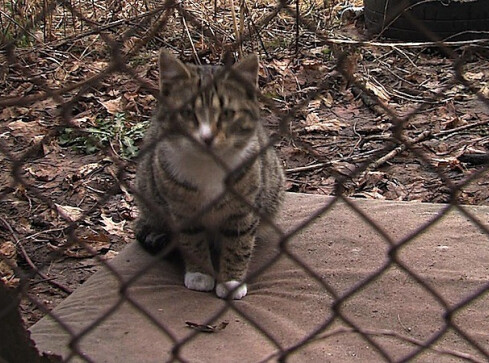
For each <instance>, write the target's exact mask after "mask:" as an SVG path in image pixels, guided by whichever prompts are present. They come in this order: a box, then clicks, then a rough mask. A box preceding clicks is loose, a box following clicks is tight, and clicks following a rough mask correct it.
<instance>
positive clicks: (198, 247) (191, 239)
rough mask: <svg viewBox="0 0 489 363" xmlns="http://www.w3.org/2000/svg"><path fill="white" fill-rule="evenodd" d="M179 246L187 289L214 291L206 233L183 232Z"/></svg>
mask: <svg viewBox="0 0 489 363" xmlns="http://www.w3.org/2000/svg"><path fill="white" fill-rule="evenodd" d="M179 245H180V251H181V252H182V255H183V259H184V262H185V279H184V283H185V287H187V288H188V289H190V290H197V291H211V290H213V289H214V284H215V279H214V276H213V275H214V269H213V267H212V261H211V254H210V250H209V244H208V243H207V239H206V235H205V233H203V232H200V233H195V232H185V231H183V232H181V233H180V236H179Z"/></svg>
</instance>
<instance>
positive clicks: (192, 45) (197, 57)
mask: <svg viewBox="0 0 489 363" xmlns="http://www.w3.org/2000/svg"><path fill="white" fill-rule="evenodd" d="M182 23H183V27H184V28H185V33H186V34H187V37H188V40H189V41H190V46H191V47H192V52H193V53H194V58H195V61H196V62H197V64H201V63H200V58H199V55H198V54H197V50H196V49H195V45H194V41H193V40H192V36H191V35H190V31H189V30H188V26H187V21H186V20H185V14H183V15H182Z"/></svg>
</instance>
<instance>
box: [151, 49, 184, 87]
mask: <svg viewBox="0 0 489 363" xmlns="http://www.w3.org/2000/svg"><path fill="white" fill-rule="evenodd" d="M158 65H159V68H160V92H161V93H162V94H165V93H166V92H165V91H166V90H167V89H168V85H169V84H172V83H174V82H175V81H176V80H179V79H188V78H190V76H191V75H190V72H189V70H188V69H187V67H185V65H184V64H183V63H182V62H180V61H179V60H178V59H177V58H175V56H174V55H173V54H171V53H170V52H168V51H167V50H166V49H161V50H160V55H159V57H158Z"/></svg>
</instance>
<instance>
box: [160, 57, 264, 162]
mask: <svg viewBox="0 0 489 363" xmlns="http://www.w3.org/2000/svg"><path fill="white" fill-rule="evenodd" d="M159 68H160V102H161V104H162V105H163V107H162V109H163V112H166V113H167V114H166V115H161V114H160V116H159V118H162V119H163V120H161V121H163V122H164V123H165V124H166V125H165V128H166V129H167V135H170V137H171V138H172V142H174V143H181V146H182V147H191V148H195V149H197V150H198V149H199V148H200V150H201V151H205V150H203V149H209V150H212V151H213V152H214V153H217V154H221V155H222V154H223V153H226V152H234V151H236V150H240V149H243V148H244V147H246V145H247V144H248V142H249V140H251V139H252V138H253V136H254V135H255V132H256V128H257V123H258V122H259V106H258V102H257V99H256V86H257V81H258V57H257V56H256V55H254V54H253V55H250V56H248V57H247V58H245V59H243V60H242V61H240V62H238V63H236V64H234V65H233V66H231V67H229V68H228V69H226V68H225V67H219V66H196V65H192V64H184V63H182V62H180V61H179V60H178V59H177V58H175V57H174V56H173V55H172V54H170V53H169V52H168V51H166V50H162V51H161V52H160V56H159ZM190 139H192V140H190Z"/></svg>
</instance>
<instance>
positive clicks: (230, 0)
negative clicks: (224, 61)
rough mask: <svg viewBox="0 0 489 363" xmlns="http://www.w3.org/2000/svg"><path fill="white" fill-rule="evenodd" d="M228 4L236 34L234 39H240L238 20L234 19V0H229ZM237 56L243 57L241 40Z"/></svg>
mask: <svg viewBox="0 0 489 363" xmlns="http://www.w3.org/2000/svg"><path fill="white" fill-rule="evenodd" d="M229 6H230V7H231V17H232V18H233V28H234V33H235V35H236V41H238V40H239V39H241V34H240V33H239V30H238V21H237V19H236V10H235V9H234V1H233V0H229ZM238 51H239V58H243V42H240V43H239V48H238Z"/></svg>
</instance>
